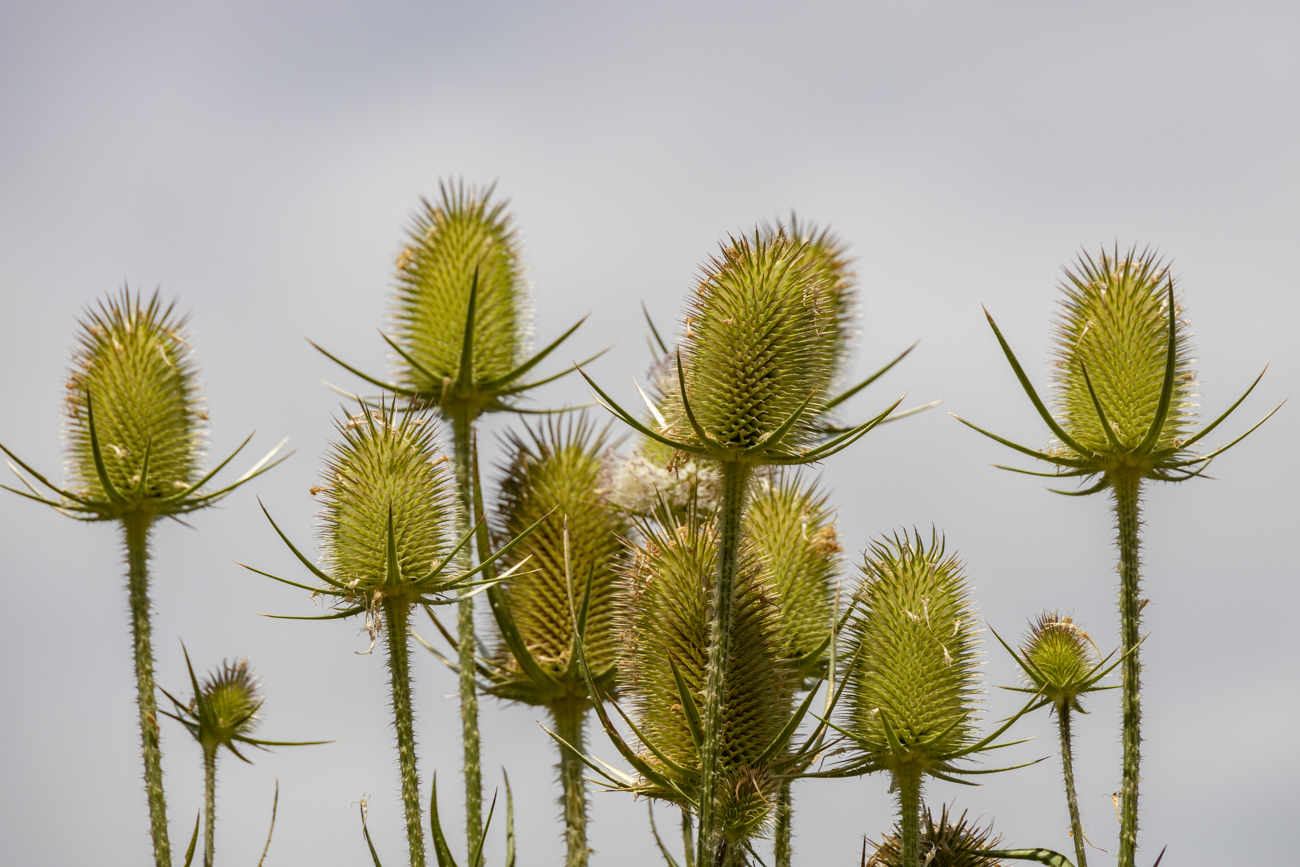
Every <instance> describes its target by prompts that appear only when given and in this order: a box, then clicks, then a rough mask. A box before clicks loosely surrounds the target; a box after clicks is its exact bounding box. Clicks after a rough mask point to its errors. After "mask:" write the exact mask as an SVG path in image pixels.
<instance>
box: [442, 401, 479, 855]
mask: <svg viewBox="0 0 1300 867" xmlns="http://www.w3.org/2000/svg"><path fill="white" fill-rule="evenodd" d="M444 409H445V411H446V412H447V414H448V415H450V416H451V431H452V452H453V454H452V459H453V461H454V463H455V467H456V538H457V539H458V540H459V539H463V538H465V536H467V535H468V534H469V533H470V531H471V530H472V529H473V527H474V525H473V523H472V521H471V518H470V515H471V514H472V506H471V503H472V500H473V491H474V479H473V473H472V472H471V469H472V463H473V457H472V453H473V435H474V434H473V425H474V421H473V416H472V415H471V411H470V410H469V408H468V407H462V406H447V407H444ZM456 568H457V569H460V570H463V571H466V572H468V571H469V570H470V569H472V568H473V562H472V554H471V551H470V546H469V545H466V546H465V547H464V548H462V549H461V552H460V554H458V555H457V561H456ZM456 641H457V644H458V645H459V646H458V648H457V652H458V660H457V665H458V667H459V668H460V726H461V732H460V737H461V744H462V747H463V748H464V753H465V841H466V847H467V848H466V852H473V851H475V849H477V848H478V842H479V838H480V837H481V836H482V834H483V773H482V769H481V765H480V762H479V732H478V692H477V690H476V688H475V686H474V670H475V668H474V647H475V644H476V642H477V639H476V638H475V635H474V600H473V599H472V598H464V599H461V600H460V603H459V604H458V605H457V607H456ZM469 867H476V865H473V864H471V865H469Z"/></svg>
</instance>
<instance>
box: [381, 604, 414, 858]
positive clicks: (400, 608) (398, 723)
mask: <svg viewBox="0 0 1300 867" xmlns="http://www.w3.org/2000/svg"><path fill="white" fill-rule="evenodd" d="M383 604H384V621H385V624H384V626H385V635H386V636H387V639H388V673H389V675H390V679H391V682H392V687H393V728H394V729H395V730H396V731H397V766H398V769H399V771H400V773H401V776H402V803H403V805H404V806H405V807H406V842H407V845H408V846H409V847H410V850H411V867H424V824H423V822H421V821H420V776H419V773H418V772H417V770H416V767H415V720H414V718H413V715H412V713H411V663H410V656H409V651H410V647H409V646H408V644H409V641H408V635H409V633H410V624H409V622H408V619H409V618H410V616H411V611H410V608H409V606H407V604H406V603H405V602H402V601H400V600H397V599H385V600H384V602H383Z"/></svg>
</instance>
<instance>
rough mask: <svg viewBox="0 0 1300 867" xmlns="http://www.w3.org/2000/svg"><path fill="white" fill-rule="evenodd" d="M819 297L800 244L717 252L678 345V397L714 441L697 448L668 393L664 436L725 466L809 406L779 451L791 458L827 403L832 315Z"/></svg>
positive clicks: (779, 241)
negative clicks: (682, 384) (682, 390)
mask: <svg viewBox="0 0 1300 867" xmlns="http://www.w3.org/2000/svg"><path fill="white" fill-rule="evenodd" d="M827 296H828V293H827V292H826V291H824V285H823V283H822V280H821V275H820V274H818V273H817V270H816V269H815V268H814V267H813V266H812V263H811V262H810V260H809V257H808V255H807V245H805V244H801V243H799V242H798V241H795V240H793V239H790V238H787V237H784V236H774V237H767V238H764V237H761V236H760V237H758V238H756V239H753V240H750V239H746V238H738V239H731V241H730V242H729V243H728V244H726V245H724V246H723V248H722V252H721V254H720V255H719V256H718V257H717V258H715V259H713V260H712V261H711V262H710V263H709V264H708V265H707V266H705V269H704V274H703V276H702V278H701V280H700V283H699V285H698V287H697V288H696V290H695V293H694V295H693V296H692V298H691V299H690V302H689V304H688V309H687V313H686V320H685V324H684V334H683V335H682V340H681V353H682V366H683V370H684V372H685V379H686V388H687V397H688V398H689V400H690V404H691V409H692V411H693V412H694V414H695V417H696V419H697V421H698V422H699V424H700V426H701V428H702V429H703V431H704V432H705V433H706V434H707V435H708V436H709V437H710V438H711V440H712V441H713V442H711V443H706V442H701V441H700V439H699V437H698V435H697V434H696V433H695V432H694V430H693V428H692V427H691V426H690V425H689V422H688V420H687V418H686V417H685V414H684V412H683V411H682V409H681V408H680V403H681V398H680V395H674V394H671V393H670V395H669V399H668V400H667V401H665V404H666V406H665V409H666V410H668V411H666V412H665V413H664V415H665V416H666V418H667V420H668V422H669V429H670V431H671V433H672V435H673V436H674V437H675V438H677V439H678V440H679V441H682V442H687V443H691V444H694V445H701V446H705V447H708V448H710V450H711V451H712V452H715V453H716V456H717V457H721V458H724V459H728V457H729V455H730V454H731V453H733V452H734V451H735V450H738V449H744V448H748V447H752V446H758V445H760V444H761V443H762V442H764V441H765V438H766V437H769V436H770V435H771V434H773V433H775V432H776V431H777V430H778V429H779V428H780V427H781V426H782V425H783V424H784V423H785V422H786V421H787V420H788V419H789V418H790V417H791V416H792V415H794V413H795V412H796V411H798V410H799V408H800V406H802V405H803V404H804V402H805V401H808V400H809V399H811V402H810V403H809V405H808V408H807V410H805V412H804V413H803V415H802V416H801V417H800V419H799V421H798V423H796V424H795V426H794V427H793V428H792V429H791V430H790V432H789V434H787V435H786V436H785V437H784V439H783V441H782V445H781V446H780V448H779V451H780V452H781V453H785V454H789V453H794V452H795V451H797V448H798V447H799V446H800V445H802V444H804V443H805V442H807V441H808V439H809V438H810V437H811V436H812V433H813V426H814V424H815V422H816V419H817V415H818V412H819V409H820V405H821V403H823V402H824V401H825V400H826V398H827V397H828V395H827V394H826V385H827V383H828V382H829V381H830V379H831V373H832V371H831V359H832V357H833V354H834V353H833V351H830V350H829V349H828V343H829V342H831V341H833V338H834V336H835V329H834V328H833V327H832V324H833V322H834V321H835V317H836V306H835V305H834V304H833V303H831V301H830V300H829V299H828V297H827ZM773 445H774V446H776V445H777V444H776V443H774V444H773Z"/></svg>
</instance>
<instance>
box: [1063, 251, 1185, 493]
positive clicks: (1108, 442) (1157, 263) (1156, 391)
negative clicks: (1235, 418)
mask: <svg viewBox="0 0 1300 867" xmlns="http://www.w3.org/2000/svg"><path fill="white" fill-rule="evenodd" d="M1065 276H1066V282H1065V283H1064V284H1063V285H1062V287H1061V289H1062V291H1063V292H1064V293H1065V297H1064V298H1063V299H1062V301H1061V311H1060V314H1059V316H1058V317H1057V321H1056V351H1055V355H1056V385H1057V389H1056V409H1057V417H1058V419H1059V420H1060V424H1061V427H1062V428H1063V429H1064V430H1065V432H1066V433H1067V434H1069V435H1070V437H1072V438H1073V439H1074V440H1075V441H1076V442H1078V443H1079V444H1081V445H1083V446H1085V447H1086V448H1088V449H1091V450H1092V451H1093V452H1094V453H1096V455H1097V456H1098V457H1097V458H1095V461H1096V462H1097V464H1098V467H1097V468H1098V470H1099V471H1106V470H1113V469H1123V468H1129V467H1131V468H1135V469H1137V470H1139V471H1141V472H1144V473H1146V472H1150V471H1151V470H1152V469H1154V468H1155V467H1156V466H1157V465H1158V461H1159V452H1160V451H1161V450H1163V449H1170V450H1177V448H1178V447H1179V446H1180V445H1181V442H1182V440H1184V439H1186V437H1187V435H1188V425H1189V424H1190V422H1191V419H1192V408H1193V407H1194V406H1195V403H1194V401H1195V398H1196V394H1195V387H1196V383H1195V381H1194V379H1193V376H1194V374H1193V372H1192V358H1191V354H1190V353H1191V344H1190V334H1189V332H1188V329H1187V326H1186V324H1185V323H1184V322H1183V321H1182V319H1181V318H1178V317H1177V315H1175V320H1174V321H1175V335H1174V336H1175V353H1176V360H1175V377H1174V381H1173V393H1172V399H1171V401H1170V404H1169V413H1168V417H1167V418H1166V420H1165V422H1164V425H1163V427H1162V429H1161V430H1160V432H1159V434H1158V436H1157V439H1156V441H1155V443H1154V446H1153V448H1154V450H1155V454H1151V453H1149V451H1148V452H1144V451H1143V450H1142V449H1141V448H1140V447H1141V446H1142V443H1143V441H1144V439H1145V438H1146V436H1147V433H1148V431H1149V430H1150V428H1151V426H1152V423H1153V422H1154V420H1155V418H1156V414H1157V410H1158V409H1159V406H1160V398H1161V392H1162V387H1163V384H1164V380H1165V371H1166V367H1167V358H1168V348H1169V303H1170V302H1169V290H1170V286H1171V284H1172V281H1173V278H1172V277H1171V276H1170V275H1169V272H1168V268H1167V267H1166V266H1165V264H1164V263H1163V262H1162V261H1161V260H1160V259H1159V258H1157V256H1156V254H1155V253H1151V252H1143V253H1138V252H1137V251H1136V250H1130V251H1129V252H1128V253H1127V254H1125V255H1124V256H1122V257H1121V256H1120V255H1119V254H1118V252H1116V253H1113V254H1112V253H1107V252H1106V251H1105V250H1103V251H1102V252H1101V255H1100V257H1099V258H1098V259H1096V260H1094V259H1092V258H1091V257H1089V256H1087V255H1084V256H1082V257H1080V259H1079V261H1078V263H1077V265H1076V267H1075V268H1074V269H1073V270H1070V269H1066V272H1065ZM1175 313H1176V314H1177V311H1175ZM1085 370H1086V373H1087V376H1086V378H1085V375H1084V374H1085ZM1089 381H1090V382H1091V385H1092V391H1090V390H1089V388H1088V384H1089ZM1094 392H1095V393H1096V396H1097V401H1098V402H1100V404H1101V407H1102V410H1103V412H1104V414H1105V418H1106V421H1107V422H1108V426H1109V428H1110V436H1107V431H1106V428H1105V427H1103V425H1102V421H1101V417H1100V416H1099V415H1098V412H1097V408H1096V403H1095V402H1094V401H1093V396H1092V395H1093V393H1094Z"/></svg>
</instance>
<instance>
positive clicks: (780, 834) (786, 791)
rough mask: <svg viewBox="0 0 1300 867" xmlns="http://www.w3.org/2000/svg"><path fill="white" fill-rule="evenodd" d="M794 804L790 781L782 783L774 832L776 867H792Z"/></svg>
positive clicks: (778, 794)
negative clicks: (791, 840)
mask: <svg viewBox="0 0 1300 867" xmlns="http://www.w3.org/2000/svg"><path fill="white" fill-rule="evenodd" d="M793 814H794V806H793V804H792V803H791V800H790V781H789V780H785V781H784V782H782V783H781V788H780V789H779V790H777V793H776V829H775V830H774V831H773V832H772V836H773V840H774V846H773V848H774V853H773V859H774V860H775V861H776V867H790V855H791V852H792V851H793V850H792V849H791V846H790V836H791V835H790V820H791V819H792V818H793Z"/></svg>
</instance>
